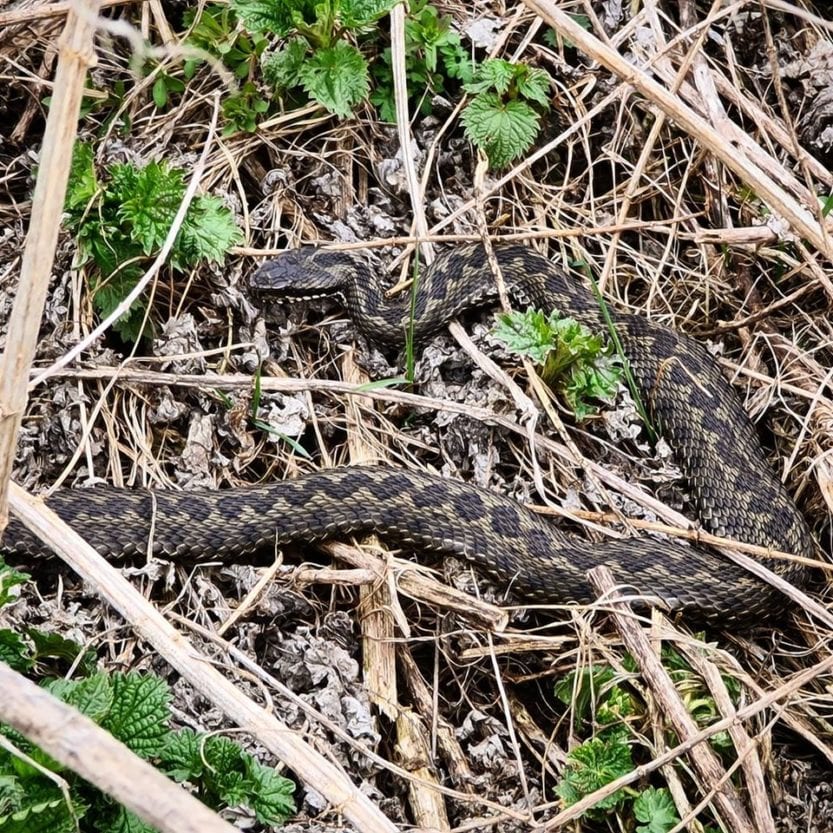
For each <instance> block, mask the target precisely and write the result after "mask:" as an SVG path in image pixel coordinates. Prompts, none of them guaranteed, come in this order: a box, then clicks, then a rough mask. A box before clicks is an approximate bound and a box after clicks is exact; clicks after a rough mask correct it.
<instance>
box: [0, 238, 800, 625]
mask: <svg viewBox="0 0 833 833" xmlns="http://www.w3.org/2000/svg"><path fill="white" fill-rule="evenodd" d="M497 257H498V262H499V263H500V266H501V270H502V271H503V273H504V278H505V280H506V282H507V285H508V286H509V287H510V289H511V291H512V292H513V293H514V294H515V295H516V296H517V297H519V298H522V299H523V302H524V303H526V304H531V305H533V306H536V307H539V308H542V309H547V310H549V309H553V308H557V309H559V310H560V311H562V312H563V313H565V314H569V315H572V316H574V317H576V318H578V319H579V320H581V321H582V322H584V323H585V324H587V325H588V326H590V327H592V328H593V329H595V330H598V329H600V328H601V327H602V322H601V318H600V315H599V312H598V308H597V306H596V303H595V301H594V299H593V298H592V296H591V294H590V293H589V292H587V291H586V290H585V289H583V288H582V287H580V286H577V285H576V284H574V283H572V282H571V281H570V280H569V278H567V277H566V275H564V274H563V273H562V272H561V271H560V270H558V269H557V268H556V267H555V266H554V265H553V264H551V263H550V262H549V261H548V260H546V259H545V258H543V257H541V256H539V255H537V254H535V253H534V252H532V251H531V250H529V249H527V248H524V247H520V246H509V247H506V248H502V249H498V251H497ZM252 284H253V286H254V287H255V288H256V289H259V290H261V291H275V292H281V293H283V294H284V295H291V296H295V297H311V296H313V295H320V294H326V293H338V294H341V295H342V296H343V297H344V299H345V302H346V304H347V307H348V309H349V311H350V313H351V315H352V317H353V319H354V321H355V323H356V325H357V326H358V327H359V329H360V330H361V331H362V332H363V333H364V334H365V335H366V336H367V337H368V338H369V339H371V340H373V341H376V342H379V343H382V344H387V345H398V344H401V343H402V342H403V339H404V332H405V329H406V326H407V323H408V318H409V305H410V301H409V299H407V298H404V299H402V298H400V299H395V300H392V301H390V300H387V299H386V298H385V297H384V293H383V291H382V289H381V288H380V287H379V286H378V284H377V282H376V280H375V278H374V276H373V274H372V272H371V270H370V268H369V266H368V264H367V262H366V260H365V259H364V258H363V257H361V256H359V255H346V254H340V253H334V252H326V251H319V250H315V249H300V250H297V251H294V252H287V253H286V254H285V255H282V256H280V257H279V258H277V259H276V260H274V261H270V262H269V263H266V264H264V265H263V267H262V268H261V269H260V270H259V271H258V272H257V273H256V274H255V276H254V277H253V279H252ZM491 285H492V281H491V273H490V270H489V268H488V265H487V263H486V260H485V256H484V253H483V250H482V249H481V248H480V247H478V246H466V247H461V248H457V249H454V250H452V251H451V252H449V253H447V254H446V255H444V256H443V257H441V258H439V259H438V260H437V261H436V262H435V263H434V264H433V265H432V266H431V267H430V268H429V269H426V270H424V271H423V274H422V276H421V285H420V291H419V294H418V296H417V304H416V315H415V327H414V330H415V334H416V337H417V339H424V338H426V337H427V336H430V335H431V334H433V333H435V332H437V331H438V330H440V329H441V328H442V327H443V326H445V323H446V322H447V321H448V320H449V319H450V318H452V317H454V316H455V315H458V314H460V313H461V312H463V311H465V310H467V309H469V308H471V307H472V306H474V305H476V304H477V303H478V302H482V301H483V300H485V299H487V298H489V297H491V296H493V295H494V292H493V290H492V288H491ZM613 319H614V323H615V325H616V328H617V331H618V332H619V337H620V339H621V340H622V343H623V345H624V349H625V352H626V354H627V356H628V359H629V363H630V365H631V369H632V371H633V373H634V376H635V378H636V380H637V384H638V386H639V388H640V390H641V393H642V397H643V399H644V401H645V402H646V404H647V406H648V408H649V411H650V415H651V418H652V420H653V421H654V422H655V424H657V425H658V426H659V427H660V429H661V431H662V433H663V436H664V437H665V438H666V439H667V441H668V442H669V444H670V445H671V447H672V448H673V449H674V453H675V456H676V459H677V462H678V465H679V466H680V468H681V470H682V471H683V474H684V475H685V477H686V478H687V479H688V481H689V483H690V485H691V488H692V492H693V494H694V497H695V502H696V506H697V511H698V515H699V518H700V522H701V523H702V525H703V526H704V527H705V528H706V529H708V530H709V531H710V532H714V533H715V534H718V535H722V536H725V537H729V538H734V539H736V540H738V541H743V542H747V543H752V544H757V545H759V546H764V547H771V548H774V549H777V550H785V551H787V552H792V553H795V554H798V555H805V556H809V555H811V554H812V550H813V548H812V542H811V538H810V534H809V530H808V529H807V526H806V524H805V522H804V520H803V518H802V517H801V515H800V514H799V512H798V510H797V509H796V507H795V505H794V504H793V502H792V501H791V499H790V497H789V495H788V494H787V492H786V490H785V489H784V487H783V486H782V485H781V483H780V481H779V480H778V479H777V478H776V477H775V476H774V475H773V474H772V472H771V471H770V470H769V468H768V466H767V465H766V462H765V460H764V458H763V454H762V452H761V449H760V446H759V444H758V440H757V437H756V435H755V431H754V428H753V426H752V425H751V423H750V422H749V420H748V418H747V416H746V413H745V411H744V410H743V407H742V405H741V403H740V401H739V400H738V398H737V397H736V396H735V393H734V391H733V390H732V388H731V386H730V385H729V384H728V382H727V381H726V380H725V379H724V377H723V375H722V374H721V372H720V370H719V368H718V367H717V366H716V365H715V363H714V362H713V360H712V359H711V357H710V356H709V355H708V353H707V351H706V350H705V348H704V347H703V346H702V345H701V344H699V343H698V342H695V341H693V340H691V339H690V338H688V337H687V336H684V335H680V334H677V333H674V332H673V331H671V330H668V329H667V328H664V327H661V326H659V325H657V324H653V323H652V322H650V321H647V320H645V319H642V318H639V317H637V316H633V315H625V314H621V313H615V312H614V313H613ZM153 503H154V506H153V513H154V517H155V520H154V537H153V541H152V543H151V544H150V545H149V544H148V539H149V536H150V531H151V524H150V518H151V512H152V505H151V498H150V495H149V493H147V492H142V491H131V490H119V489H94V490H89V491H65V492H59V493H57V494H55V495H54V496H53V497H51V498H50V499H49V505H50V506H51V507H52V508H54V509H55V510H56V511H57V512H58V514H59V515H61V517H63V518H64V519H65V520H66V521H68V522H70V523H71V524H72V525H73V526H74V527H76V529H78V531H79V532H81V534H83V535H84V536H85V537H86V538H87V539H88V540H89V541H90V542H91V543H93V544H94V545H95V546H96V547H97V548H98V549H99V550H100V551H101V552H102V553H103V554H104V555H106V556H108V557H111V558H121V557H125V556H132V555H139V554H142V553H144V552H145V551H146V550H148V549H150V550H152V551H153V552H154V553H156V554H158V555H162V556H165V557H168V558H191V559H194V558H229V559H232V558H237V557H239V556H240V555H242V554H243V553H246V552H251V551H253V550H257V549H263V548H268V547H272V546H274V545H275V544H285V543H289V542H291V541H315V540H321V539H323V538H331V537H342V536H345V535H349V534H353V533H365V532H375V533H377V534H379V535H381V536H383V537H386V538H389V539H392V540H393V541H396V542H401V543H404V544H408V545H414V546H416V547H418V548H421V549H428V550H436V551H439V552H443V553H450V554H454V555H460V556H463V557H465V558H467V559H469V560H471V561H472V562H473V563H474V564H476V565H477V566H478V567H479V568H480V569H482V570H484V571H485V572H488V573H491V574H492V575H495V576H497V577H498V578H499V579H500V580H502V581H504V582H506V584H507V585H508V587H509V589H510V591H511V595H512V596H513V597H515V598H517V599H519V600H521V601H527V602H530V603H536V604H562V603H569V602H579V603H587V602H590V601H591V600H592V594H591V592H590V589H589V587H588V585H587V582H586V579H585V575H586V573H587V571H588V570H589V569H590V568H591V567H594V566H596V565H598V564H607V565H608V566H609V567H610V568H611V569H612V570H613V573H614V575H615V576H616V578H617V580H618V581H620V582H622V583H624V584H628V585H630V586H631V587H633V588H634V589H635V590H636V591H638V592H640V593H642V594H644V595H646V596H651V597H655V598H656V599H658V600H659V601H661V602H662V603H663V605H664V606H665V607H667V609H668V610H670V611H671V612H672V613H682V614H684V615H685V616H688V617H690V618H691V619H692V620H693V621H697V622H708V623H712V624H717V625H722V626H727V625H729V624H731V623H740V624H751V623H754V622H756V621H759V620H760V619H761V618H762V617H763V616H766V615H772V612H773V610H774V609H778V608H777V606H776V607H775V608H774V607H773V602H774V601H776V597H777V595H778V594H777V593H776V591H774V590H773V589H772V588H771V587H769V585H767V584H765V583H763V582H760V581H759V580H758V579H756V578H754V577H753V576H751V575H749V574H748V573H747V572H746V571H744V570H743V569H742V568H740V567H737V566H735V565H734V564H733V563H731V562H729V561H727V560H725V559H723V558H722V557H720V556H719V555H717V554H714V553H711V552H708V551H703V550H699V549H695V548H693V547H686V546H683V545H679V544H676V543H674V542H669V541H658V540H653V539H631V540H615V541H606V542H604V543H601V544H593V543H591V542H588V541H586V540H584V539H582V538H579V537H574V536H569V535H565V534H564V533H562V532H560V531H559V530H558V529H557V528H556V527H555V526H553V525H552V524H550V523H548V522H547V521H545V520H543V519H542V518H540V517H539V516H537V515H535V514H534V513H532V512H530V511H528V510H526V509H524V508H523V507H521V506H519V505H518V504H516V503H515V502H514V501H512V500H509V499H508V498H505V497H503V496H501V495H498V494H495V493H492V492H489V491H486V490H483V489H480V488H478V487H476V486H472V485H469V484H466V483H461V482H457V481H453V480H446V479H443V478H440V477H434V476H431V475H427V474H423V473H418V472H410V471H402V470H397V469H384V468H343V469H333V470H328V471H321V472H317V473H315V474H311V475H307V476H305V477H302V478H298V479H297V480H292V481H286V482H282V483H275V484H272V485H269V486H262V487H255V488H250V489H235V490H233V491H227V492H155V493H154V494H153ZM4 547H5V548H6V549H7V550H8V549H11V550H12V551H13V552H17V553H18V554H29V555H34V554H37V553H38V552H39V551H40V545H39V543H38V542H37V541H36V540H35V539H33V538H32V537H31V536H30V535H29V534H28V533H27V532H26V531H25V530H24V529H23V528H22V527H21V526H20V525H19V524H18V523H16V522H12V524H11V525H10V526H9V529H8V531H7V533H6V537H5V542H4ZM766 563H767V566H768V567H769V568H770V569H772V570H773V571H775V572H776V573H779V574H780V575H782V576H783V577H785V578H787V579H788V580H790V581H792V582H794V583H801V582H803V580H804V579H805V570H804V569H803V568H801V567H799V566H797V565H795V564H793V563H791V562H785V561H782V560H777V559H773V560H771V561H767V562H766Z"/></svg>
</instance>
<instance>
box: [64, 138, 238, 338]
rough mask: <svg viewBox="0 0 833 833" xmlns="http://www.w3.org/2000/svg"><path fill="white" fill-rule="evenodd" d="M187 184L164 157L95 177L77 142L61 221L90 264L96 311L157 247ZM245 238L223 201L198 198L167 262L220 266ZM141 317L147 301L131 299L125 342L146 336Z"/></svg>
mask: <svg viewBox="0 0 833 833" xmlns="http://www.w3.org/2000/svg"><path fill="white" fill-rule="evenodd" d="M185 189H186V184H185V172H184V171H182V170H181V169H178V168H173V167H171V166H170V165H168V164H167V163H166V162H150V163H148V164H147V165H145V166H144V167H142V168H138V167H136V166H134V165H132V164H124V163H117V164H113V165H110V166H108V167H107V169H106V171H105V174H104V177H103V178H102V179H101V180H100V179H99V178H98V175H97V173H96V169H95V160H94V154H93V148H92V146H91V145H89V144H85V143H83V142H81V143H78V144H77V145H76V147H75V152H74V154H73V161H72V170H71V173H70V180H69V187H68V191H67V197H66V203H65V210H66V214H67V217H66V222H67V226H68V227H69V228H70V230H71V231H72V232H73V233H74V234H75V236H76V239H77V242H78V249H79V253H80V255H81V259H82V263H89V264H90V266H91V269H90V288H91V291H92V294H93V303H94V304H95V307H96V309H97V311H98V312H99V314H100V315H101V316H107V315H109V314H110V313H111V312H113V310H115V309H116V307H117V306H118V305H119V304H120V303H121V302H122V301H123V300H124V298H125V297H126V296H127V295H128V294H129V293H130V291H131V290H132V289H133V288H134V287H135V286H136V283H137V282H138V280H139V278H140V277H141V275H142V273H143V272H144V269H145V267H146V266H147V265H148V263H149V262H150V261H151V259H152V258H153V257H155V256H156V254H157V253H158V252H159V249H160V248H161V246H162V243H163V241H164V240H165V238H166V237H167V235H168V232H169V231H170V228H171V225H172V223H173V219H174V216H175V215H176V212H177V210H178V209H179V206H180V203H181V202H182V199H183V197H184V195H185ZM242 239H243V238H242V234H241V233H240V230H239V229H238V228H237V225H236V224H235V222H234V216H233V214H232V213H231V211H230V210H229V209H228V208H226V207H225V206H224V205H223V203H222V201H221V200H220V199H218V198H217V197H213V196H209V195H202V196H197V197H195V198H194V200H193V201H192V202H191V205H190V207H189V209H188V213H187V214H186V216H185V220H184V222H183V224H182V227H181V228H180V230H179V233H178V235H177V238H176V241H175V242H174V247H173V249H172V251H171V254H170V266H171V268H172V269H174V270H177V271H181V270H184V269H188V268H191V267H193V266H196V265H197V264H198V263H201V262H204V261H213V262H217V263H220V262H222V260H223V258H224V257H225V254H226V252H227V251H228V249H229V248H230V247H231V246H234V245H237V244H238V243H240V242H241V241H242ZM145 317H146V305H145V304H144V303H143V302H141V301H139V302H136V303H134V304H133V306H132V307H131V308H130V310H129V311H128V312H127V313H125V314H124V315H123V316H122V317H121V318H120V319H119V320H118V321H117V322H116V325H115V329H116V331H117V332H118V333H119V334H120V335H121V336H122V338H124V339H125V340H126V341H136V340H138V339H139V338H140V337H141V336H142V335H143V334H144V326H143V322H144V321H145Z"/></svg>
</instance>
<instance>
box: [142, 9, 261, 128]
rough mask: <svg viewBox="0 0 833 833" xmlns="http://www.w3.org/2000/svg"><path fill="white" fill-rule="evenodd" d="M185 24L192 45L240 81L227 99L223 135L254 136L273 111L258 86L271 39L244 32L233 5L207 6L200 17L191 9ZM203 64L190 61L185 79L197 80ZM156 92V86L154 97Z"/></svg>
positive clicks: (186, 63)
mask: <svg viewBox="0 0 833 833" xmlns="http://www.w3.org/2000/svg"><path fill="white" fill-rule="evenodd" d="M184 22H185V25H186V26H188V27H189V28H190V33H189V35H188V39H187V44H188V46H192V47H194V48H196V49H199V50H202V51H203V52H206V53H208V54H209V55H212V56H214V58H216V59H217V60H218V61H220V62H221V63H222V64H223V66H225V67H226V68H227V69H228V70H229V72H231V73H232V74H233V75H234V77H235V78H236V79H238V82H239V86H238V87H237V88H236V89H233V90H231V91H230V92H229V93H228V94H227V95H226V96H225V97H224V99H223V103H222V114H223V119H224V120H225V125H224V127H223V135H224V136H229V135H231V134H233V133H237V132H238V131H243V132H246V133H253V132H254V131H255V130H256V129H257V120H258V118H259V117H260V116H262V115H264V114H265V113H267V112H268V110H269V102H268V101H267V100H266V99H265V98H264V97H263V96H262V95H261V92H260V89H259V88H258V85H257V84H256V83H255V78H256V75H257V73H258V71H259V69H260V60H261V56H262V55H263V53H264V51H265V49H266V46H267V44H268V41H267V39H266V38H265V37H264V36H263V35H261V34H259V33H257V32H255V33H253V34H252V33H249V32H246V31H245V30H244V29H242V28H241V27H240V26H239V21H238V18H237V15H236V14H235V13H234V11H233V10H232V9H231V8H230V7H229V6H216V5H209V6H206V7H205V8H204V9H203V10H202V11H201V12H200V13H199V17H197V12H195V11H194V10H191V9H189V10H188V11H187V12H186V13H185V15H184ZM201 63H202V60H201V59H199V58H189V59H188V60H187V61H186V62H185V66H184V68H183V75H184V76H185V78H186V79H190V78H193V77H194V73H195V72H196V70H197V67H198V66H199V65H200V64H201ZM155 93H156V86H154V98H155ZM158 103H159V102H158V101H157V104H158ZM160 106H161V105H160Z"/></svg>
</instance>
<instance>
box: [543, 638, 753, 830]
mask: <svg viewBox="0 0 833 833" xmlns="http://www.w3.org/2000/svg"><path fill="white" fill-rule="evenodd" d="M662 661H663V665H664V666H665V668H666V669H667V670H668V672H669V674H670V675H671V678H672V679H673V680H674V685H675V688H676V689H677V690H678V691H679V692H680V694H681V696H682V697H683V701H684V702H685V704H686V707H687V708H688V710H689V712H690V713H691V715H692V717H693V718H694V719H695V720H696V721H697V723H698V725H700V726H703V727H705V726H708V725H709V724H710V723H713V722H714V721H716V720H719V719H720V713H719V710H718V708H717V704H716V703H715V701H714V699H713V698H712V697H711V695H710V693H709V692H708V690H707V689H706V687H705V685H704V684H703V681H702V680H701V679H700V678H699V677H698V676H697V675H696V674H694V672H693V671H692V670H691V668H690V667H689V666H688V664H687V663H686V661H685V659H684V658H683V657H682V655H681V654H679V653H678V652H677V651H675V650H674V649H672V648H669V647H667V646H665V647H663V648H662ZM624 665H625V668H626V669H627V670H628V671H633V670H634V668H635V664H634V662H633V660H632V659H631V658H630V657H629V656H626V657H625V661H624ZM723 680H724V683H725V684H726V687H727V689H728V691H729V692H730V694H731V696H732V698H733V700H737V699H738V698H739V696H740V689H739V685H738V683H737V681H736V680H734V679H732V678H731V677H724V678H723ZM554 694H555V697H556V699H557V700H559V701H560V702H561V703H562V704H563V705H564V706H568V707H570V708H571V710H572V715H571V718H572V721H573V725H574V727H575V733H576V734H577V735H578V736H579V737H581V736H582V735H584V734H586V733H590V734H591V737H589V738H588V739H587V740H585V741H584V742H582V743H580V744H578V745H577V746H575V747H573V748H572V749H571V750H570V752H569V753H568V755H567V765H566V767H565V768H564V772H563V774H562V778H561V781H560V782H559V783H558V785H557V786H556V789H555V791H556V793H557V795H558V796H559V798H561V800H562V802H563V803H564V805H565V806H567V807H569V806H570V805H572V804H575V803H576V802H577V801H579V800H580V799H582V798H584V796H586V795H589V794H590V793H592V792H595V791H596V790H598V789H601V788H602V787H604V786H606V785H607V784H609V783H610V782H611V781H615V780H616V779H617V778H621V777H622V776H623V775H628V774H629V773H631V772H633V770H634V769H635V768H636V765H637V764H636V761H635V760H634V757H635V756H638V755H639V754H640V751H643V759H644V746H645V742H644V740H643V735H642V733H641V732H640V731H638V729H635V728H632V726H633V725H634V724H637V723H638V722H640V721H642V720H643V719H644V717H645V707H644V704H642V702H641V701H640V700H639V699H638V697H636V696H635V695H634V694H632V693H631V689H630V686H628V684H627V682H626V680H625V678H624V677H623V675H622V674H621V673H619V672H617V671H616V670H614V669H613V668H612V667H611V666H609V665H593V666H590V667H588V668H583V669H580V670H576V671H572V672H571V673H570V674H568V675H566V677H564V679H562V680H560V681H559V682H558V683H556V685H555V688H554ZM710 742H711V744H712V746H713V747H714V749H715V750H716V751H718V752H720V753H721V754H723V755H725V756H727V757H730V756H731V755H732V754H733V745H732V742H731V739H730V738H729V736H728V734H726V733H725V732H721V733H719V734H716V735H714V736H713V737H712V738H711V740H710ZM647 753H648V754H649V755H650V753H651V750H650V749H648V750H647ZM584 815H585V816H587V817H588V818H590V819H593V820H597V821H601V820H603V819H606V818H608V817H612V816H613V815H616V817H617V819H618V823H619V824H622V825H624V827H623V829H627V830H635V831H636V833H667V831H669V830H671V829H672V828H673V827H674V826H675V825H677V824H678V823H679V821H680V819H679V816H678V815H677V809H676V806H675V804H674V801H673V799H672V797H671V793H670V792H669V790H668V789H667V788H666V787H654V786H646V787H643V788H641V789H640V788H637V787H635V786H626V787H623V788H621V789H619V790H616V791H615V792H613V793H611V794H610V795H608V796H606V797H605V798H603V799H602V800H601V801H599V802H597V803H596V804H595V805H594V806H593V807H592V808H591V809H590V810H587V811H586V812H585V814H584ZM629 816H630V817H632V821H628V817H629ZM623 820H624V821H623ZM703 830H704V833H717V830H716V828H713V827H711V826H706V827H704V828H703Z"/></svg>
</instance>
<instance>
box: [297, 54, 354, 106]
mask: <svg viewBox="0 0 833 833" xmlns="http://www.w3.org/2000/svg"><path fill="white" fill-rule="evenodd" d="M300 75H301V86H302V87H303V88H304V92H306V94H307V95H308V96H309V97H310V98H312V99H315V101H317V102H318V103H319V104H322V105H323V106H324V107H326V108H327V109H328V110H329V111H330V112H331V113H333V114H334V115H336V116H340V117H341V118H348V117H349V116H350V115H352V113H353V108H354V107H355V106H356V105H357V104H359V103H360V102H361V101H362V100H363V99H365V98H366V97H367V94H368V92H369V91H370V78H369V74H368V70H367V62H366V61H365V59H364V57H362V53H361V52H359V50H358V49H356V47H355V46H353V45H352V44H349V43H345V42H344V41H338V42H337V43H335V44H334V45H333V46H331V47H328V48H321V49H317V50H316V51H315V52H314V53H313V55H312V56H311V57H310V58H309V59H308V60H307V61H305V62H304V64H303V66H302V67H301V70H300Z"/></svg>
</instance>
